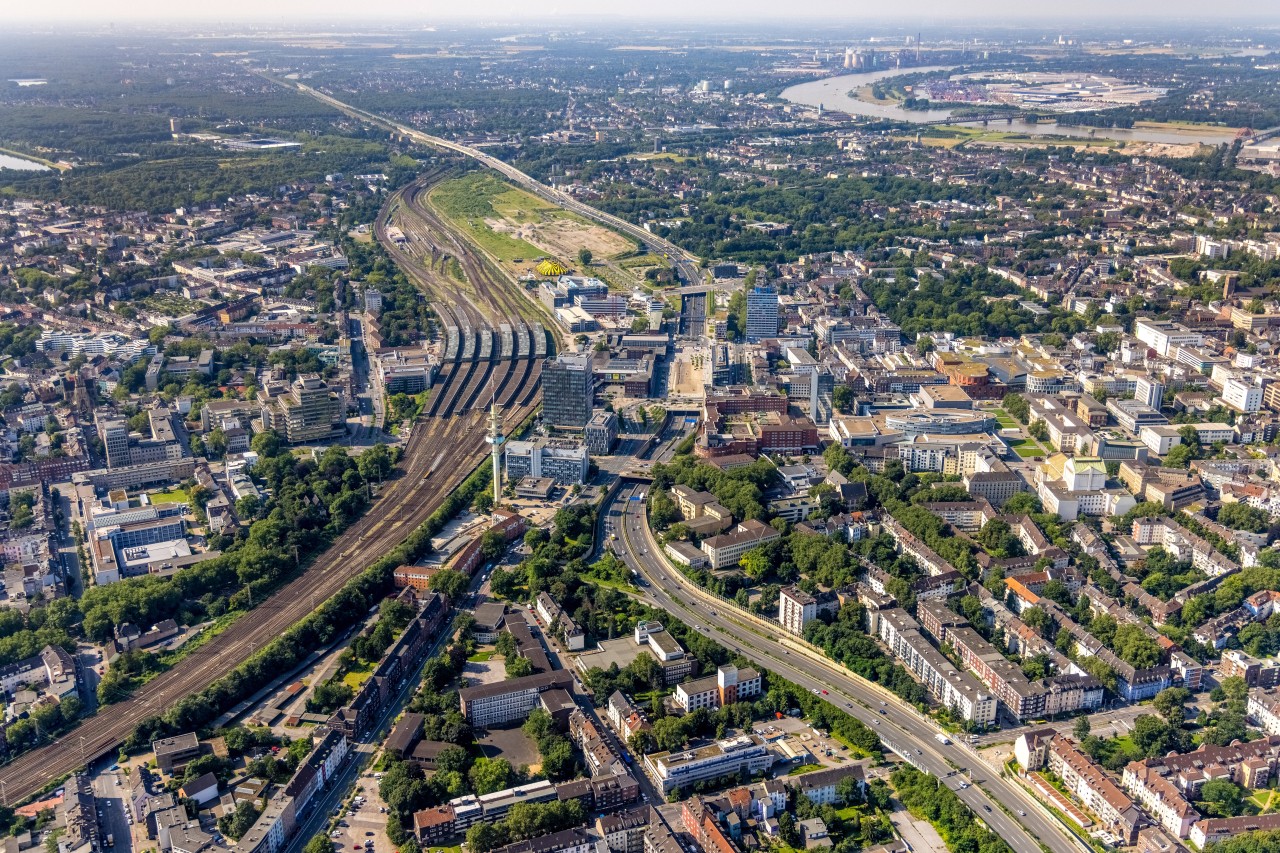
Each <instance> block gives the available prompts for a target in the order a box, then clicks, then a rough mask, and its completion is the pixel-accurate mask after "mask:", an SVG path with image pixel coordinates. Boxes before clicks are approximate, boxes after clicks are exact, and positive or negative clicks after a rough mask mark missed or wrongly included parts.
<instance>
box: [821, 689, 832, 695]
mask: <svg viewBox="0 0 1280 853" xmlns="http://www.w3.org/2000/svg"><path fill="white" fill-rule="evenodd" d="M822 695H823V696H830V695H831V694H829V693H827V691H825V690H824V691H822Z"/></svg>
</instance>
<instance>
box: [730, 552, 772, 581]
mask: <svg viewBox="0 0 1280 853" xmlns="http://www.w3.org/2000/svg"><path fill="white" fill-rule="evenodd" d="M769 563H770V561H769V555H768V553H767V552H766V551H765V549H764V548H752V549H751V550H750V551H748V552H747V553H745V554H743V555H742V559H741V560H739V561H738V565H739V566H740V567H741V568H742V571H743V572H744V573H746V575H747V577H749V578H751V579H752V580H753V581H758V580H761V579H763V578H764V576H765V574H766V573H767V572H768V571H769Z"/></svg>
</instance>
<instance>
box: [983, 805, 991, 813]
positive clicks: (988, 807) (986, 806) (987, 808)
mask: <svg viewBox="0 0 1280 853" xmlns="http://www.w3.org/2000/svg"><path fill="white" fill-rule="evenodd" d="M982 807H983V808H984V809H986V810H987V811H991V806H988V805H986V804H985V803H984V804H983V806H982Z"/></svg>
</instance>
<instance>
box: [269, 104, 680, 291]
mask: <svg viewBox="0 0 1280 853" xmlns="http://www.w3.org/2000/svg"><path fill="white" fill-rule="evenodd" d="M275 82H280V81H275ZM290 85H293V86H296V87H297V88H298V91H300V92H302V93H304V94H306V95H310V96H311V97H313V98H315V99H317V100H319V101H322V102H323V103H326V104H328V105H329V106H331V107H333V108H334V109H337V110H341V111H342V112H344V113H346V114H347V115H349V116H352V117H353V118H357V119H359V120H361V121H365V122H369V123H371V124H375V125H378V126H380V127H384V128H387V129H390V130H392V131H394V132H395V133H397V134H400V135H401V136H405V137H408V138H409V139H412V140H413V141H414V142H418V143H420V144H422V145H429V146H431V147H432V148H443V149H445V150H447V151H453V152H456V153H458V154H462V155H464V156H466V157H469V158H471V159H472V160H475V161H476V162H477V163H480V164H481V165H484V166H488V167H489V168H490V169H493V170H494V171H495V172H498V173H500V174H501V175H503V176H504V177H506V178H507V179H508V180H510V181H511V182H513V183H515V184H516V185H518V186H519V187H521V188H522V189H524V190H527V191H528V192H531V193H533V194H534V195H536V196H538V197H539V198H542V199H544V200H546V201H549V202H551V203H552V204H555V205H558V206H560V207H562V208H564V209H565V210H568V211H571V212H573V213H576V214H578V215H579V216H581V217H583V218H584V219H590V220H592V221H593V222H598V223H600V224H601V225H604V226H605V227H607V228H612V229H614V230H615V231H619V232H621V233H623V234H626V235H627V236H628V237H630V238H632V239H633V240H635V241H636V242H638V243H639V244H640V245H641V246H644V247H645V248H646V249H648V250H649V251H651V252H654V253H655V254H658V255H663V256H665V257H666V258H667V259H668V260H670V261H671V264H672V266H673V267H675V270H676V273H677V275H679V277H680V279H681V280H682V281H684V282H685V283H686V284H694V283H696V282H699V281H701V275H700V273H699V271H698V264H699V262H700V261H699V259H698V258H697V257H696V256H694V255H692V254H690V253H689V252H686V251H685V250H684V249H681V248H680V247H679V246H677V245H675V244H674V243H672V242H670V241H668V240H664V239H662V238H661V237H658V236H655V235H653V234H650V233H649V232H648V231H646V230H644V229H643V228H641V227H640V226H639V225H636V224H635V223H632V222H628V221H627V220H625V219H620V218H618V217H617V216H613V215H612V214H609V213H605V212H604V211H602V210H597V209H596V208H594V207H592V206H591V205H589V204H587V203H585V202H582V201H579V200H578V199H576V198H574V197H573V196H571V195H569V194H568V193H563V192H561V191H560V190H558V189H556V188H554V187H549V186H547V185H546V184H544V183H542V182H541V181H538V180H536V179H535V178H533V177H531V176H529V175H526V174H525V173H524V172H522V171H520V170H519V169H517V168H516V167H515V166H512V165H511V164H509V163H506V162H504V161H502V160H499V159H498V158H497V157H494V156H493V155H492V154H489V153H486V152H485V151H482V150H480V149H479V148H475V147H473V146H470V145H463V144H462V143H460V142H454V141H453V140H450V139H445V138H444V137H441V136H433V135H431V134H429V133H423V132H422V131H420V130H415V129H414V128H412V127H409V126H408V125H403V124H399V123H398V122H394V121H392V120H391V119H388V118H385V117H383V116H380V115H377V114H375V113H371V112H368V111H367V110H362V109H360V108H359V107H353V106H352V105H350V104H348V103H344V102H343V101H339V100H338V99H337V98H334V97H333V96H331V95H327V94H325V93H324V92H321V91H319V90H317V89H313V88H311V87H310V86H307V85H304V84H302V83H296V82H295V83H291V84H290Z"/></svg>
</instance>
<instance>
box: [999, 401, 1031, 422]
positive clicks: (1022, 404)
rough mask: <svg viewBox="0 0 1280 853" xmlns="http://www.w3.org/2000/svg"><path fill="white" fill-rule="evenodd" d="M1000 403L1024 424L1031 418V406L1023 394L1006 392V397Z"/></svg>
mask: <svg viewBox="0 0 1280 853" xmlns="http://www.w3.org/2000/svg"><path fill="white" fill-rule="evenodd" d="M1000 405H1001V406H1003V407H1004V410H1005V411H1006V412H1008V413H1009V414H1011V415H1013V416H1014V417H1015V418H1017V419H1018V420H1019V421H1021V422H1022V423H1024V424H1025V423H1027V422H1028V421H1029V420H1030V419H1031V406H1030V405H1028V403H1027V401H1026V398H1024V397H1023V396H1022V395H1021V394H1016V393H1009V394H1005V395H1004V399H1002V400H1001V401H1000Z"/></svg>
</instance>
